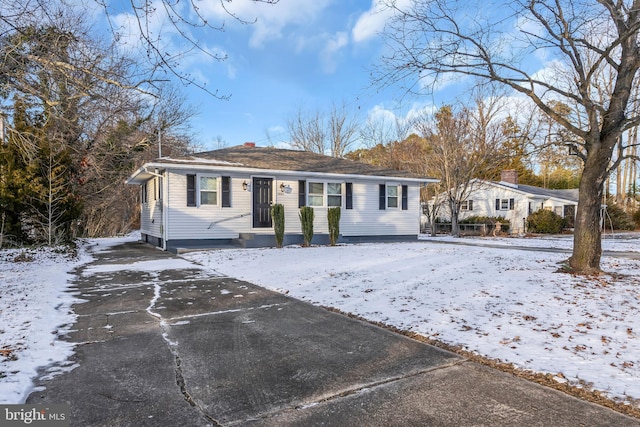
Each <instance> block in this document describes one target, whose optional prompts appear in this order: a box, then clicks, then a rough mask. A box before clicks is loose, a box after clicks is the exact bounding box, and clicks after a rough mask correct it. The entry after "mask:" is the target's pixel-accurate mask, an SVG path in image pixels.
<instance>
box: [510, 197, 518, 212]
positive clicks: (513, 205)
mask: <svg viewBox="0 0 640 427" xmlns="http://www.w3.org/2000/svg"><path fill="white" fill-rule="evenodd" d="M515 206H516V201H515V199H509V210H513V208H514V207H515Z"/></svg>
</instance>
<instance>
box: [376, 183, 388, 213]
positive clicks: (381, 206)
mask: <svg viewBox="0 0 640 427" xmlns="http://www.w3.org/2000/svg"><path fill="white" fill-rule="evenodd" d="M379 191H380V192H379V198H380V203H379V206H378V208H379V209H380V210H384V209H385V208H386V207H387V186H386V185H384V184H380V190H379Z"/></svg>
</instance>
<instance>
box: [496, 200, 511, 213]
mask: <svg viewBox="0 0 640 427" xmlns="http://www.w3.org/2000/svg"><path fill="white" fill-rule="evenodd" d="M515 206H516V203H515V199H496V210H497V211H512V210H514V209H515Z"/></svg>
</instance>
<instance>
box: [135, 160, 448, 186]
mask: <svg viewBox="0 0 640 427" xmlns="http://www.w3.org/2000/svg"><path fill="white" fill-rule="evenodd" d="M156 168H157V169H159V170H166V169H180V170H203V169H209V170H216V171H235V172H245V173H248V174H250V175H251V174H256V173H262V174H265V175H285V176H303V177H317V176H323V177H329V178H336V179H337V178H345V177H348V178H352V179H361V180H380V179H385V180H390V181H403V182H416V183H424V184H429V183H435V182H439V180H438V179H436V178H428V177H425V178H415V177H403V176H388V175H362V174H343V173H330V172H311V171H295V170H286V169H262V168H250V167H238V166H224V165H207V164H191V163H189V164H186V163H163V162H150V163H145V164H144V165H143V166H142V167H140V168H139V169H138V170H137V171H136V172H134V173H133V174H132V175H131V176H130V177H129V178H128V179H127V180H126V181H125V182H126V183H127V184H133V185H136V184H142V183H143V182H145V181H146V180H148V179H149V178H150V177H151V176H153V174H151V173H150V172H148V170H149V169H156Z"/></svg>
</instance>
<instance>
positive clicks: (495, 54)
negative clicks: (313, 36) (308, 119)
mask: <svg viewBox="0 0 640 427" xmlns="http://www.w3.org/2000/svg"><path fill="white" fill-rule="evenodd" d="M388 6H389V7H390V8H391V9H393V12H394V17H393V18H392V20H391V22H390V23H389V26H388V28H387V31H386V32H385V35H386V39H387V41H388V43H389V45H390V46H391V51H390V54H389V55H387V56H385V57H384V58H383V62H384V64H385V65H386V67H385V69H384V71H383V72H382V73H381V74H380V75H379V76H378V81H379V83H381V84H387V83H390V82H392V83H397V82H403V81H406V82H415V80H416V77H417V78H419V79H422V81H423V83H424V84H423V85H415V84H414V86H419V87H420V88H421V90H424V89H423V88H424V87H428V85H429V84H436V83H437V82H438V81H439V79H440V78H441V77H443V76H445V75H449V76H455V75H458V76H473V77H476V78H481V79H485V80H488V81H493V82H497V83H500V84H503V85H506V86H508V87H509V88H511V89H512V90H514V91H515V92H516V93H519V94H522V95H524V96H527V97H528V98H529V99H530V100H532V101H533V102H534V103H535V104H536V106H537V107H538V108H540V109H541V110H542V111H543V112H544V113H546V114H547V115H548V116H549V117H551V118H553V120H555V121H556V122H557V123H559V124H560V125H561V126H562V127H564V128H565V129H566V130H567V131H568V132H569V133H570V134H572V135H575V137H576V138H575V140H574V141H572V142H571V143H570V144H569V146H570V148H571V152H572V154H574V155H576V156H578V157H580V158H581V159H582V161H583V168H582V175H581V180H580V189H579V194H580V196H579V197H580V201H579V204H578V209H577V215H576V222H575V232H574V245H573V254H572V256H571V258H570V259H569V265H570V267H571V268H572V270H573V271H574V272H576V273H583V274H590V273H598V272H599V271H600V258H601V255H602V245H601V230H600V207H601V203H602V200H603V191H604V185H605V183H606V181H607V177H608V175H609V174H610V172H611V171H612V170H613V169H615V168H616V167H617V166H618V164H619V162H621V161H623V160H624V159H625V158H628V156H631V154H629V155H627V154H625V155H622V156H620V157H618V158H617V159H615V160H614V161H612V154H613V151H614V149H615V147H616V145H617V144H618V142H619V139H620V135H621V134H622V133H623V132H625V131H626V130H628V129H631V128H633V127H635V126H637V125H638V123H639V122H640V115H639V112H638V111H637V110H634V109H632V108H631V107H633V106H634V105H636V104H635V102H634V100H633V99H631V97H632V95H634V94H635V92H634V91H633V90H632V89H633V87H634V86H637V85H638V70H639V69H640V44H639V43H638V35H639V31H640V0H618V1H614V0H574V1H571V0H557V1H551V0H531V1H529V0H527V1H525V0H515V1H508V2H507V1H504V2H499V1H498V2H495V3H491V5H490V6H489V5H488V4H486V3H482V5H481V6H480V5H479V3H478V2H467V1H461V0H459V1H457V0H413V1H412V2H411V3H410V5H409V6H408V7H407V8H400V7H399V6H397V4H396V2H395V1H389V2H388ZM496 10H501V11H503V12H504V13H495V11H496ZM483 11H486V13H484V14H483ZM509 12H510V13H509ZM540 52H544V53H545V54H546V55H547V57H548V58H550V59H551V60H550V61H549V62H548V63H547V64H546V65H547V69H546V70H545V72H540V70H534V71H529V70H531V69H532V68H531V67H530V65H531V61H535V60H536V58H539V56H536V55H538V54H539V53H540ZM527 61H529V62H527ZM602 75H606V76H608V80H610V82H611V88H612V90H611V92H610V94H609V95H608V96H606V97H600V96H599V93H598V90H597V88H598V85H599V84H600V83H601V78H600V76H602ZM558 101H559V102H564V103H565V104H567V105H571V106H574V107H575V110H574V112H573V114H572V115H571V116H569V117H567V116H563V115H561V114H559V113H558V112H557V111H554V109H553V108H552V102H558Z"/></svg>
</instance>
